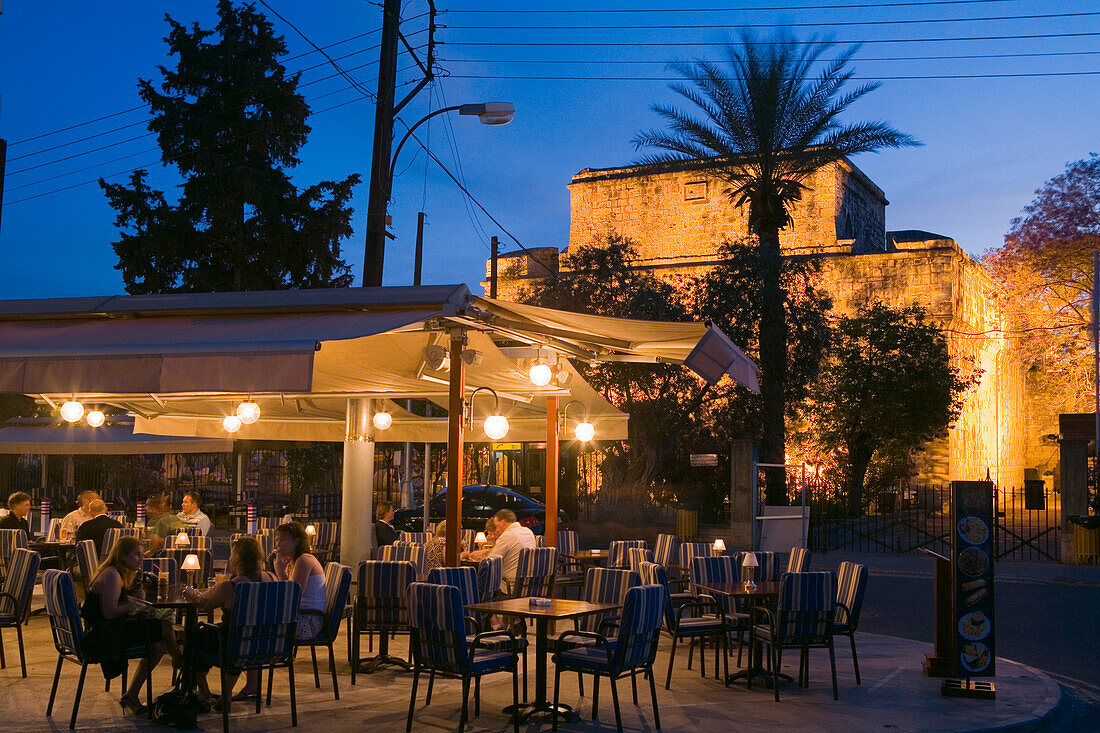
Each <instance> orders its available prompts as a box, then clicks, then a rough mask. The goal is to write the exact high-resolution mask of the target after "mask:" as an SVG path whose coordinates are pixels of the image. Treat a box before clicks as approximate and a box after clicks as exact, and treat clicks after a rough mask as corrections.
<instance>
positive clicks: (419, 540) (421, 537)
mask: <svg viewBox="0 0 1100 733" xmlns="http://www.w3.org/2000/svg"><path fill="white" fill-rule="evenodd" d="M431 537H432V533H431V532H405V531H399V532H398V533H397V541H398V542H412V543H413V544H417V545H426V544H428V540H429V539H431Z"/></svg>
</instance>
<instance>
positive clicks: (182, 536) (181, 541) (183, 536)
mask: <svg viewBox="0 0 1100 733" xmlns="http://www.w3.org/2000/svg"><path fill="white" fill-rule="evenodd" d="M190 544H191V538H190V537H188V536H187V533H186V532H183V531H182V530H181V531H180V533H179V534H178V535H176V547H187V546H188V545H190Z"/></svg>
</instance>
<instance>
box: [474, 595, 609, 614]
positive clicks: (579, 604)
mask: <svg viewBox="0 0 1100 733" xmlns="http://www.w3.org/2000/svg"><path fill="white" fill-rule="evenodd" d="M549 600H550V605H548V606H532V605H531V599H530V598H508V599H506V600H503V601H488V602H486V603H471V604H469V605H467V606H465V608H466V609H467V610H470V611H477V612H478V613H502V614H507V615H509V616H525V617H527V618H539V617H543V618H573V617H575V616H587V615H588V614H592V613H600V612H603V611H614V610H615V609H617V608H620V607H621V606H620V605H619V604H617V603H589V602H588V601H573V600H569V599H566V598H551V599H549Z"/></svg>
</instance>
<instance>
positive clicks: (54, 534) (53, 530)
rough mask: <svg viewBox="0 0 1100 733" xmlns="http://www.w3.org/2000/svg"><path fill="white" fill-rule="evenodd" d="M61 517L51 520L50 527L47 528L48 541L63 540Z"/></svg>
mask: <svg viewBox="0 0 1100 733" xmlns="http://www.w3.org/2000/svg"><path fill="white" fill-rule="evenodd" d="M61 519H62V518H61V517H54V518H53V519H51V520H50V527H49V529H47V530H46V542H58V541H60V540H61Z"/></svg>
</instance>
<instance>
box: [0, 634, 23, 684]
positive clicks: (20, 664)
mask: <svg viewBox="0 0 1100 733" xmlns="http://www.w3.org/2000/svg"><path fill="white" fill-rule="evenodd" d="M15 633H16V635H17V636H18V637H19V667H20V668H21V669H22V670H23V679H27V656H26V654H25V653H24V651H23V627H22V626H21V625H20V624H16V625H15ZM3 648H4V647H3V644H0V649H3Z"/></svg>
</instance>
